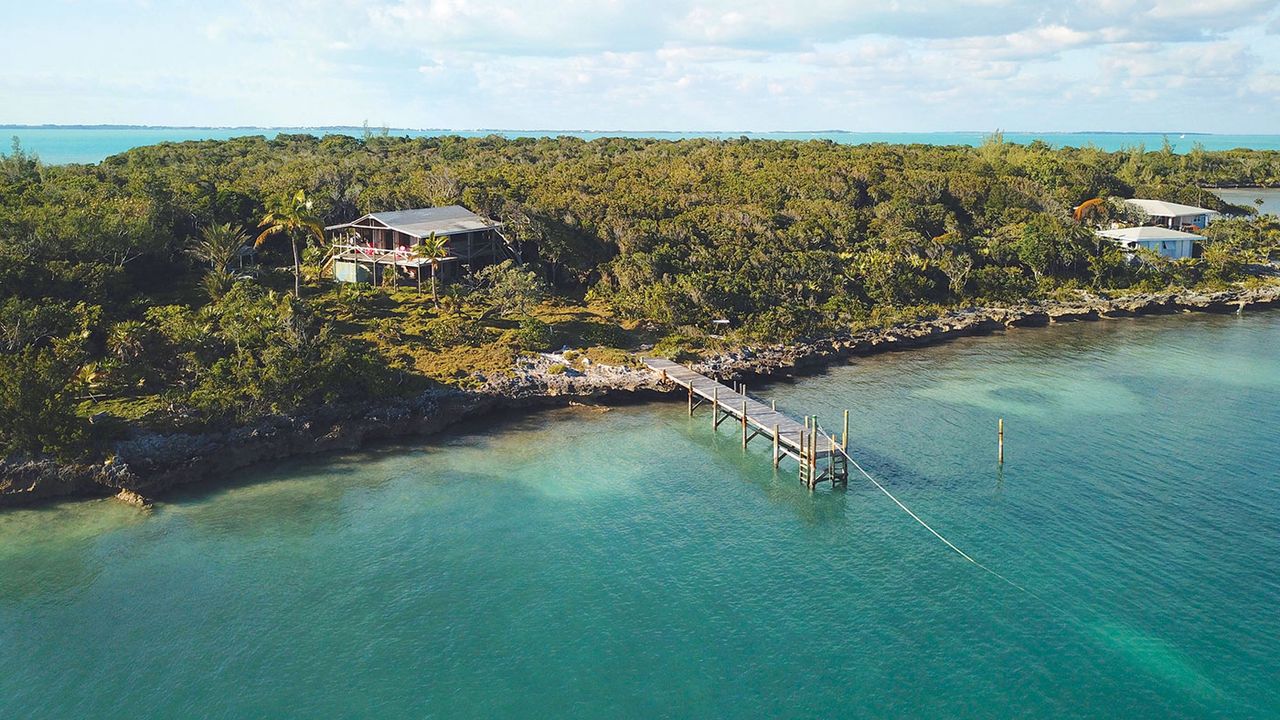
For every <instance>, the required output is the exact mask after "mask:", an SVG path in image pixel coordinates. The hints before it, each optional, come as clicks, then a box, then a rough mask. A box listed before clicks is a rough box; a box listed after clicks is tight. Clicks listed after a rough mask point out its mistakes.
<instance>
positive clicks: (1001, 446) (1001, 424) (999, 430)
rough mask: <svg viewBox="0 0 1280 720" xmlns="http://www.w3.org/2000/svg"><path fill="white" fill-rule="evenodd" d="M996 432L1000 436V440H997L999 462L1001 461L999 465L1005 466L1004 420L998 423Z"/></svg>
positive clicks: (1001, 419)
mask: <svg viewBox="0 0 1280 720" xmlns="http://www.w3.org/2000/svg"><path fill="white" fill-rule="evenodd" d="M996 432H997V434H998V439H997V443H998V446H997V447H998V450H997V452H998V460H999V463H1000V464H1001V465H1003V464H1004V418H1000V422H999V423H997V425H996Z"/></svg>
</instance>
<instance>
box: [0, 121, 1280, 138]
mask: <svg viewBox="0 0 1280 720" xmlns="http://www.w3.org/2000/svg"><path fill="white" fill-rule="evenodd" d="M364 129H365V126H364V125H133V124H115V123H102V124H96V125H93V124H70V125H63V124H59V123H40V124H34V125H33V124H22V123H12V124H0V130H273V131H279V130H325V131H330V130H364ZM368 129H369V130H374V131H378V132H381V131H382V130H384V129H385V130H387V131H389V132H400V131H403V132H433V133H434V132H439V133H449V132H493V133H536V134H539V135H543V134H547V133H608V134H618V135H626V134H629V133H633V134H638V135H993V134H995V133H1007V134H1012V135H1170V136H1177V137H1182V136H1195V137H1235V136H1256V137H1280V133H1251V132H1231V133H1213V132H1199V131H1190V130H842V129H839V128H826V129H821V130H659V129H653V128H633V129H601V128H484V127H482V128H414V127H391V126H383V125H369V126H368Z"/></svg>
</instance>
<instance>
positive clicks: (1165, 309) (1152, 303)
mask: <svg viewBox="0 0 1280 720" xmlns="http://www.w3.org/2000/svg"><path fill="white" fill-rule="evenodd" d="M1277 306H1280V285H1267V286H1262V287H1258V288H1254V289H1246V290H1229V291H1222V292H1214V293H1198V292H1177V293H1161V294H1144V295H1130V296H1126V297H1123V298H1116V299H1111V298H1104V297H1092V296H1091V297H1082V298H1081V299H1080V300H1079V301H1077V302H1045V303H1029V304H1025V305H1019V306H1015V307H1008V308H977V307H975V308H967V309H962V310H955V311H951V312H948V313H946V314H944V315H941V316H939V317H937V318H934V319H929V320H922V321H918V322H913V323H910V324H907V325H902V326H896V327H890V328H887V329H881V330H868V331H864V332H857V333H849V334H844V335H840V336H836V337H828V338H822V339H818V340H814V341H809V342H803V343H793V344H786V345H773V346H765V347H749V348H742V349H739V350H735V351H732V352H728V353H724V354H722V355H718V356H715V357H712V358H708V359H705V360H703V361H702V362H700V363H696V364H695V365H694V368H695V369H697V370H699V371H700V372H703V373H705V374H707V375H709V376H712V377H717V378H720V379H730V378H735V379H737V378H743V377H747V376H753V377H768V376H774V375H779V374H785V373H792V372H795V371H797V370H803V369H806V368H817V367H820V366H825V365H829V364H831V363H833V362H837V361H840V360H843V359H847V358H849V357H853V356H859V355H870V354H874V353H880V352H888V351H892V350H903V349H909V348H916V347H922V346H926V345H933V344H937V343H940V342H946V341H948V340H952V339H955V338H959V337H965V336H971V335H980V334H986V333H992V332H998V331H1001V330H1005V329H1008V328H1016V327H1038V326H1044V325H1049V324H1051V323H1058V322H1073V321H1087V320H1100V319H1106V318H1120V317H1134V316H1139V315H1162V314H1163V315H1167V314H1174V313H1182V312H1219V313H1227V312H1238V311H1242V310H1245V309H1261V308H1273V307H1277ZM552 359H554V358H552ZM548 364H549V363H542V364H536V363H535V364H534V365H533V366H530V367H522V368H520V369H518V370H517V372H516V374H515V375H513V376H510V377H503V378H498V379H494V380H491V381H489V382H487V383H486V384H485V385H484V386H483V387H482V388H481V389H479V390H476V391H463V390H455V389H440V390H433V391H428V392H425V393H422V394H421V395H418V396H416V397H410V398H396V399H392V400H389V401H383V402H379V403H370V404H369V405H367V406H365V407H360V408H346V409H343V410H342V411H341V412H338V411H337V410H335V409H331V408H330V409H322V410H321V411H318V412H315V413H312V414H309V415H307V416H305V417H302V416H300V417H273V418H266V419H264V420H262V421H260V422H258V423H255V424H254V425H252V426H248V427H239V428H234V429H230V430H225V431H217V432H208V433H198V434H192V433H170V434H159V433H145V434H141V435H139V436H137V437H133V438H130V439H128V440H125V441H122V442H120V443H118V444H117V445H116V447H115V454H114V456H113V457H112V459H111V460H109V461H107V462H106V463H104V464H99V465H69V464H62V463H57V462H54V461H52V460H39V461H28V462H9V461H3V460H0V507H5V506H16V505H22V504H29V503H34V502H41V501H47V500H52V499H57V498H67V497H102V496H107V495H116V496H118V497H120V499H121V500H124V501H125V502H129V503H131V504H134V505H138V506H140V507H149V505H150V500H149V498H153V497H155V496H157V495H160V494H162V493H164V492H165V491H166V490H169V489H171V488H174V487H177V486H180V485H188V484H191V483H199V482H210V481H216V480H217V479H219V478H223V477H226V476H227V475H229V474H230V473H232V472H234V471H237V470H241V469H244V468H246V467H249V466H252V465H255V464H259V463H263V462H267V461H271V460H280V459H285V458H289V457H297V456H304V455H315V454H320V453H330V452H341V451H351V450H355V449H358V448H360V447H363V446H366V445H368V444H371V443H374V442H387V441H395V440H406V439H410V438H419V437H425V436H429V435H433V434H435V433H438V432H440V431H442V430H445V429H447V428H449V427H451V426H454V425H456V424H458V423H460V422H463V421H466V420H473V419H477V418H481V417H483V416H485V415H489V414H491V413H494V412H496V411H499V410H502V411H529V410H533V409H537V408H546V407H563V406H565V405H568V404H570V403H571V402H584V401H591V402H626V401H629V400H630V401H634V400H640V399H647V398H651V397H657V396H659V395H661V394H663V393H665V392H667V391H668V390H669V388H664V387H662V386H661V384H660V383H659V381H658V379H657V378H656V377H654V376H653V375H652V374H651V373H649V372H647V371H644V370H637V369H630V368H620V367H613V366H603V365H596V366H591V367H587V368H585V369H583V370H582V371H569V372H561V373H555V372H551V371H549V369H548Z"/></svg>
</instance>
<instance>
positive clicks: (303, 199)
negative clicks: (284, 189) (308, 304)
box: [253, 190, 324, 297]
mask: <svg viewBox="0 0 1280 720" xmlns="http://www.w3.org/2000/svg"><path fill="white" fill-rule="evenodd" d="M258 227H260V228H264V230H263V231H262V232H261V233H259V234H258V238H257V240H254V243H253V245H254V247H257V246H259V245H261V244H262V243H263V242H265V241H266V239H267V238H269V237H271V236H272V235H278V234H280V233H284V234H285V236H286V237H288V238H289V247H290V248H291V249H292V250H293V296H294V297H298V296H299V295H300V294H301V290H302V263H301V261H300V260H299V256H298V240H301V241H302V243H303V244H304V245H305V244H306V242H307V236H308V235H313V236H315V238H316V239H317V240H318V241H320V243H322V244H323V243H324V225H323V224H322V223H321V222H320V218H318V217H316V216H315V215H312V214H311V201H310V200H308V199H307V193H306V192H305V191H303V190H299V191H298V192H296V193H294V194H293V196H292V197H290V196H289V195H282V196H280V197H278V198H272V199H271V200H268V201H267V213H266V214H265V215H263V216H262V222H260V223H258Z"/></svg>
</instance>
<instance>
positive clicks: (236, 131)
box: [0, 125, 1280, 163]
mask: <svg viewBox="0 0 1280 720" xmlns="http://www.w3.org/2000/svg"><path fill="white" fill-rule="evenodd" d="M281 132H286V133H310V134H313V135H324V134H328V133H341V134H346V135H355V136H360V135H361V134H362V133H363V132H364V129H363V128H324V129H315V128H167V127H89V128H79V127H62V128H59V127H15V126H9V127H6V126H4V125H0V138H8V137H17V138H18V139H19V140H20V141H21V143H22V146H23V147H24V148H25V149H27V150H29V151H34V152H35V153H37V154H38V155H39V156H40V157H41V158H42V159H43V160H44V161H45V162H49V163H70V162H77V163H87V162H98V161H99V160H101V159H103V158H105V157H107V156H110V155H114V154H116V153H121V152H124V151H125V150H128V149H130V148H134V147H140V146H142V145H154V144H156V143H160V142H182V141H184V140H211V139H212V140H225V139H227V138H232V137H239V136H244V135H265V136H267V137H274V136H275V135H276V134H277V133H281ZM388 132H389V133H390V134H391V135H396V136H410V137H431V136H438V135H463V136H466V137H481V136H485V135H492V134H497V135H503V136H506V137H513V138H514V137H554V136H557V135H571V136H574V137H580V138H584V139H587V140H593V139H595V138H600V137H645V138H658V139H664V140H679V139H686V138H720V139H730V138H737V137H742V136H746V137H753V138H768V139H774V140H831V141H834V142H838V143H846V144H861V143H874V142H884V143H922V144H927V145H977V144H979V143H981V142H982V140H983V138H985V137H986V136H987V135H988V134H989V133H985V132H945V133H944V132H939V133H877V132H840V131H832V132H772V133H739V132H639V131H637V132H592V131H577V130H572V131H571V130H531V131H526V130H397V129H393V130H389V131H388ZM1004 137H1005V140H1007V141H1010V142H1018V143H1029V142H1032V141H1034V140H1042V141H1044V142H1047V143H1049V144H1050V145H1053V146H1054V147H1064V146H1072V147H1083V146H1086V145H1093V146H1096V147H1099V148H1101V149H1103V150H1120V149H1124V148H1131V147H1137V146H1139V145H1142V146H1145V147H1146V148H1147V149H1149V150H1155V149H1158V148H1160V147H1161V144H1162V143H1163V142H1164V140H1166V139H1168V141H1169V143H1170V145H1172V146H1173V149H1174V150H1175V151H1177V152H1187V151H1189V150H1191V148H1192V147H1193V146H1194V145H1195V144H1196V143H1200V144H1201V145H1203V146H1204V148H1205V149H1207V150H1230V149H1233V148H1252V149H1256V150H1280V135H1206V134H1194V133H1188V134H1183V133H1167V134H1162V133H1096V132H1080V133H1028V132H1006V133H1005V134H1004ZM3 151H5V152H7V151H8V143H4V147H3Z"/></svg>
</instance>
